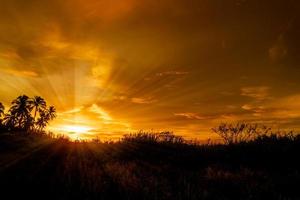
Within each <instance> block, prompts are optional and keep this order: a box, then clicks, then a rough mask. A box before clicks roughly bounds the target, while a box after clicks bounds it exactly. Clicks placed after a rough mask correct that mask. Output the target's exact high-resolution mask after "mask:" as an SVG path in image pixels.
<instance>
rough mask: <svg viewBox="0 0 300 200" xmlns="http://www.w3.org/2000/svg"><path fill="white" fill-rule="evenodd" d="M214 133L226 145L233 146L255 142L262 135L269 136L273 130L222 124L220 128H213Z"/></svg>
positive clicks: (240, 124) (250, 125)
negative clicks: (234, 144)
mask: <svg viewBox="0 0 300 200" xmlns="http://www.w3.org/2000/svg"><path fill="white" fill-rule="evenodd" d="M212 131H213V132H215V133H216V134H218V135H219V136H220V137H221V138H222V139H223V140H224V142H225V143H227V144H233V143H239V142H246V141H250V140H254V139H256V138H257V137H259V136H262V135H268V134H269V133H270V132H271V128H270V127H267V126H265V125H259V124H251V123H236V124H227V123H222V124H220V125H219V126H218V127H215V128H212Z"/></svg>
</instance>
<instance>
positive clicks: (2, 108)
mask: <svg viewBox="0 0 300 200" xmlns="http://www.w3.org/2000/svg"><path fill="white" fill-rule="evenodd" d="M4 110H5V108H4V106H3V104H2V103H1V102H0V125H2V116H3V115H4Z"/></svg>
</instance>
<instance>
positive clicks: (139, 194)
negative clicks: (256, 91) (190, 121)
mask: <svg viewBox="0 0 300 200" xmlns="http://www.w3.org/2000/svg"><path fill="white" fill-rule="evenodd" d="M169 138H173V134H172V133H169V132H164V133H147V132H139V133H136V134H130V136H128V135H127V136H124V138H123V140H120V141H118V142H101V141H99V140H95V141H93V142H87V141H84V142H83V141H77V142H76V143H75V142H71V141H69V140H68V139H67V138H65V137H63V136H57V135H45V134H38V133H37V132H34V133H33V134H29V135H27V136H24V135H13V136H11V135H9V134H2V135H0V188H1V189H0V190H1V195H2V196H1V197H6V195H8V196H9V197H10V198H9V199H20V198H21V199H51V200H52V199H89V200H92V199H126V200H128V199H147V200H152V199H157V200H166V199H174V200H177V199H178V200H179V199H181V200H182V199H190V200H194V199H195V200H196V199H197V200H198V199H206V200H216V199H224V200H225V199H226V200H227V199H252V200H260V199H278V200H279V199H291V200H296V199H299V198H300V193H299V189H298V188H299V185H300V165H299V162H298V159H297V157H298V155H299V153H300V136H299V135H295V134H293V135H292V134H276V133H272V134H261V135H260V136H258V137H256V138H255V139H253V140H249V141H247V142H238V143H231V144H215V145H200V144H198V145H195V143H192V144H191V143H189V142H188V141H185V140H183V141H182V140H181V139H179V140H177V139H175V140H174V139H169ZM170 141H171V142H170Z"/></svg>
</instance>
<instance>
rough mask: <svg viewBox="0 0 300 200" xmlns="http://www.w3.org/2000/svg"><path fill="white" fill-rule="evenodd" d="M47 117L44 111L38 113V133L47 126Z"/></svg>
mask: <svg viewBox="0 0 300 200" xmlns="http://www.w3.org/2000/svg"><path fill="white" fill-rule="evenodd" d="M48 121H49V116H48V114H47V113H45V112H44V111H41V112H40V117H39V118H38V119H37V121H36V126H37V129H38V130H39V131H42V130H43V129H44V128H45V127H46V126H47V124H48Z"/></svg>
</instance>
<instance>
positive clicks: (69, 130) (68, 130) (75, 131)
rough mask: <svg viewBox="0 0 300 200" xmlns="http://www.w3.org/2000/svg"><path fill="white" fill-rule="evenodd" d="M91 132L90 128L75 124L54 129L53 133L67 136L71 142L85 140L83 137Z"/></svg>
mask: <svg viewBox="0 0 300 200" xmlns="http://www.w3.org/2000/svg"><path fill="white" fill-rule="evenodd" d="M91 130H93V128H92V127H89V126H83V125H76V124H67V125H61V126H59V127H55V131H56V132H57V133H61V134H64V135H66V136H68V137H69V138H70V139H71V140H77V139H87V137H86V136H85V135H87V134H88V132H89V131H91Z"/></svg>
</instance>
